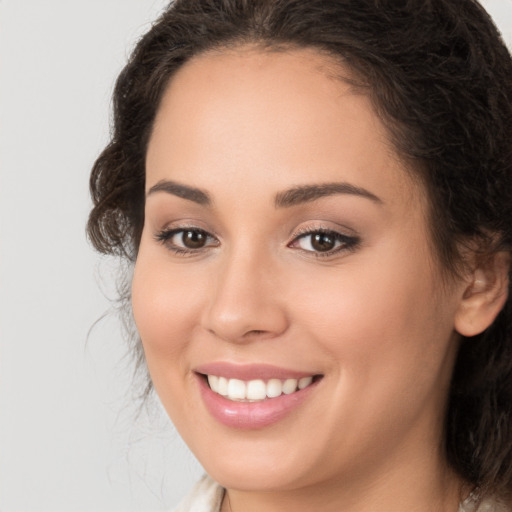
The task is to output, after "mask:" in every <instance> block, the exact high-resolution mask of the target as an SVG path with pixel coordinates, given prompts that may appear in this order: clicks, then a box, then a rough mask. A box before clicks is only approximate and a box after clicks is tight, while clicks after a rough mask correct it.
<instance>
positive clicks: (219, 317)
mask: <svg viewBox="0 0 512 512" xmlns="http://www.w3.org/2000/svg"><path fill="white" fill-rule="evenodd" d="M219 267H220V268H218V272H216V273H215V275H214V276H212V281H211V283H212V289H211V291H212V293H211V298H210V300H209V302H208V305H207V307H206V308H205V310H204V314H203V319H202V324H203V327H204V328H205V329H206V330H207V331H209V332H210V333H211V334H213V335H214V336H216V337H217V338H220V339H223V340H225V341H229V342H233V343H247V342H249V341H251V340H254V339H258V340H262V339H272V338H276V337H278V336H279V335H281V334H282V333H283V332H285V331H286V329H287V328H288V318H287V313H286V308H285V305H284V304H283V302H282V301H281V293H280V286H279V283H280V281H281V279H280V272H279V269H277V268H276V266H275V265H272V263H270V262H269V261H268V259H267V260H264V259H263V258H262V257H261V255H260V256H258V255H257V254H250V253H249V251H240V254H233V255H232V257H230V258H226V259H224V260H223V261H222V262H221V263H219Z"/></svg>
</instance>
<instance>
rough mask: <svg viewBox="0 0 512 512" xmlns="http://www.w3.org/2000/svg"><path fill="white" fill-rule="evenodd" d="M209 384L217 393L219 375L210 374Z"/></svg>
mask: <svg viewBox="0 0 512 512" xmlns="http://www.w3.org/2000/svg"><path fill="white" fill-rule="evenodd" d="M208 384H209V385H210V387H211V388H212V389H213V391H215V392H216V393H218V392H219V377H217V376H215V375H208Z"/></svg>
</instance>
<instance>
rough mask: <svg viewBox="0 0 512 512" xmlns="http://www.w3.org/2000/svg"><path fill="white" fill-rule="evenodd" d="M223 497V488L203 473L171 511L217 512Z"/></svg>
mask: <svg viewBox="0 0 512 512" xmlns="http://www.w3.org/2000/svg"><path fill="white" fill-rule="evenodd" d="M223 497H224V489H223V488H222V487H221V486H220V485H219V484H218V483H217V482H215V481H213V480H212V479H211V478H210V477H209V476H208V475H205V476H203V478H201V480H199V482H197V484H196V485H195V486H194V488H193V489H192V490H191V491H190V493H189V494H188V495H187V496H186V497H185V498H184V499H183V500H182V501H181V503H180V504H179V505H178V506H177V507H176V508H175V509H174V510H173V512H219V511H220V506H221V504H222V498H223Z"/></svg>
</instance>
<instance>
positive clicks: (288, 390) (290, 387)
mask: <svg viewBox="0 0 512 512" xmlns="http://www.w3.org/2000/svg"><path fill="white" fill-rule="evenodd" d="M295 391H297V379H286V380H285V381H284V384H283V393H284V394H285V395H291V394H292V393H295Z"/></svg>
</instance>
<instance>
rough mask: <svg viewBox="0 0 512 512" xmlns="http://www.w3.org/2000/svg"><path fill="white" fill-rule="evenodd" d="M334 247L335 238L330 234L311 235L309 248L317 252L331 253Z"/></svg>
mask: <svg viewBox="0 0 512 512" xmlns="http://www.w3.org/2000/svg"><path fill="white" fill-rule="evenodd" d="M335 245H336V238H335V237H334V236H333V235H331V234H330V233H314V234H313V235H311V247H312V248H313V249H314V250H315V251H318V252H325V251H331V250H332V249H334V246H335Z"/></svg>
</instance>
